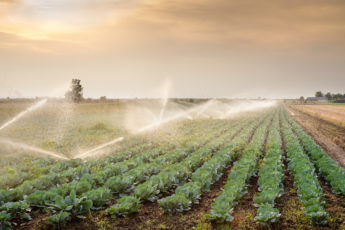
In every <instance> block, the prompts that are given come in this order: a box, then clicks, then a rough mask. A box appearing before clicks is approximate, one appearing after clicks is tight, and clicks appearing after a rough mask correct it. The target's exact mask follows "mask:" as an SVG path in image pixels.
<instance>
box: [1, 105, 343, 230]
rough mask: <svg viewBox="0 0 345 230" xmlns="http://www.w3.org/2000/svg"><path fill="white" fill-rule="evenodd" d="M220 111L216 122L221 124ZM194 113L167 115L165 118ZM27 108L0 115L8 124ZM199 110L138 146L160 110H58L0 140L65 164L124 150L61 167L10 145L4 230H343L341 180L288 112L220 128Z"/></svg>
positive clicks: (174, 108)
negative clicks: (32, 148)
mask: <svg viewBox="0 0 345 230" xmlns="http://www.w3.org/2000/svg"><path fill="white" fill-rule="evenodd" d="M219 104H220V103H218V104H217V106H218V107H217V109H218V111H217V112H215V111H213V113H212V114H213V115H214V114H218V113H220V112H219V111H220V109H221V107H220V106H219ZM198 105H200V104H194V103H185V102H183V103H182V102H180V103H176V102H175V103H171V104H168V106H167V108H166V111H165V112H164V113H165V117H174V116H176V114H181V113H182V112H184V111H188V110H190V109H192V108H195V106H198ZM28 106H29V104H28V103H3V104H0V111H1V120H2V121H3V122H5V121H6V120H8V119H9V118H10V117H11V116H13V115H15V114H17V113H18V112H19V111H21V110H23V109H25V108H27V107H28ZM227 106H228V107H227V108H231V106H232V108H233V109H234V108H235V104H234V103H232V104H229V105H227ZM242 107H243V106H242ZM253 108H254V107H253ZM212 109H213V110H215V108H212ZM242 109H243V108H242ZM201 110H202V109H201ZM201 110H198V111H196V112H193V113H191V115H190V117H178V118H177V119H174V120H171V121H169V122H165V123H161V125H160V126H157V127H154V128H153V129H148V130H146V131H145V132H140V133H137V134H133V132H134V133H135V130H136V129H135V128H137V129H139V130H140V128H141V127H145V125H148V124H150V122H151V123H152V122H155V121H156V120H157V119H158V117H159V114H160V112H161V103H160V101H158V100H156V101H144V102H143V101H141V102H139V101H130V102H113V103H93V104H91V103H89V104H87V103H82V104H77V105H71V104H61V103H60V104H57V102H55V103H52V102H51V103H48V104H47V105H45V106H44V107H42V108H40V109H38V110H36V111H33V112H32V113H30V114H29V115H28V116H25V117H23V118H22V119H20V120H18V122H16V123H14V124H13V125H11V126H9V127H8V128H6V129H4V130H2V132H1V135H0V138H6V139H10V140H14V141H16V142H20V143H25V144H28V145H29V144H30V145H32V146H37V147H40V148H42V149H45V150H51V151H54V152H56V153H61V154H65V155H66V156H68V157H70V158H73V156H75V155H76V154H78V153H80V152H83V151H87V149H88V148H94V147H96V146H98V145H100V144H103V143H105V142H108V141H111V140H114V139H116V138H118V137H121V136H122V137H124V140H123V141H121V142H119V143H116V144H114V145H109V146H107V148H106V153H107V155H106V156H104V155H103V154H104V152H103V149H102V151H101V152H99V151H95V152H94V153H93V154H91V155H90V158H87V159H86V161H85V160H84V161H82V160H80V159H71V160H57V159H53V158H49V157H47V156H45V155H43V154H41V155H40V154H33V151H31V152H30V151H27V150H25V149H18V148H16V147H15V146H12V147H8V146H6V144H3V145H2V146H1V150H0V151H1V154H2V155H1V162H0V221H1V222H0V223H1V225H0V226H1V227H2V228H3V229H10V228H13V229H16V228H18V229H50V228H52V227H53V228H61V229H80V228H82V229H124V228H127V229H193V228H197V229H216V228H218V229H231V228H234V229H311V228H315V229H342V228H344V226H345V225H344V223H345V220H344V215H345V212H343V210H344V207H345V199H344V195H345V169H344V168H342V167H340V166H338V164H337V162H335V161H334V160H333V159H332V158H330V157H329V156H328V154H327V153H326V152H324V151H323V150H322V148H321V147H319V146H318V145H317V143H316V142H315V141H314V140H313V138H312V137H310V136H309V135H308V134H307V133H306V132H305V131H304V130H303V129H302V128H301V127H300V126H299V125H298V124H297V123H296V122H295V121H294V120H293V119H292V117H291V116H290V115H289V113H288V112H287V111H286V109H285V107H284V105H282V104H278V105H273V106H269V107H268V106H267V107H266V108H261V109H259V108H256V109H249V110H247V111H246V112H243V111H242V112H236V115H234V116H230V117H224V118H223V119H220V118H219V117H215V116H211V115H210V114H211V113H210V112H207V111H206V109H205V111H204V112H205V113H208V115H207V116H201V114H200V111H201ZM233 111H235V109H234V110H233ZM182 114H183V113H182ZM15 153H18V154H20V156H21V157H18V156H19V155H17V154H15ZM99 153H100V155H98V154H99Z"/></svg>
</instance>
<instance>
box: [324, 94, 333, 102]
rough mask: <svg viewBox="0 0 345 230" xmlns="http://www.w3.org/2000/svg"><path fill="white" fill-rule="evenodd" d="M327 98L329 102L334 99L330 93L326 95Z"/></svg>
mask: <svg viewBox="0 0 345 230" xmlns="http://www.w3.org/2000/svg"><path fill="white" fill-rule="evenodd" d="M325 97H327V99H328V100H329V101H331V100H332V98H333V96H332V94H331V93H330V92H328V93H326V94H325Z"/></svg>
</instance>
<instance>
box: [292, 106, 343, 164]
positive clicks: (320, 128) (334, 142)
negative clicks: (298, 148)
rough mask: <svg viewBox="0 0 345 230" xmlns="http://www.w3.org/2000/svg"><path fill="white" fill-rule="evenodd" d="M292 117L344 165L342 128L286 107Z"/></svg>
mask: <svg viewBox="0 0 345 230" xmlns="http://www.w3.org/2000/svg"><path fill="white" fill-rule="evenodd" d="M287 110H288V111H289V113H290V115H291V116H292V118H293V119H294V120H295V121H296V122H297V123H298V124H299V125H301V126H302V127H303V129H304V130H305V131H306V132H307V133H308V134H309V135H311V136H312V137H313V138H314V139H315V140H316V142H317V143H318V144H319V145H320V146H321V147H322V148H323V149H324V150H325V151H326V152H327V153H328V154H329V155H330V156H331V157H332V158H333V159H334V160H336V161H338V162H339V165H341V166H342V167H345V139H344V138H345V130H344V128H341V127H338V126H336V125H333V124H331V123H329V122H326V121H323V120H321V119H319V118H316V117H313V116H310V115H308V114H306V113H303V112H300V111H298V110H296V109H293V108H291V107H287Z"/></svg>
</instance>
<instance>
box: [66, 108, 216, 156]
mask: <svg viewBox="0 0 345 230" xmlns="http://www.w3.org/2000/svg"><path fill="white" fill-rule="evenodd" d="M209 103H210V101H208V102H206V103H205V104H203V105H201V106H197V107H194V108H191V109H189V110H187V111H183V112H181V113H178V114H176V115H175V116H172V117H169V118H166V119H163V120H160V121H158V122H154V123H152V124H150V125H147V126H145V127H143V128H141V129H139V130H137V131H136V132H134V133H133V134H140V133H143V132H146V131H149V130H152V129H154V128H157V127H159V126H160V125H162V124H165V123H168V122H170V121H173V120H177V119H180V118H183V117H186V118H187V119H192V117H191V114H192V113H195V112H198V111H199V110H201V109H204V107H205V106H206V105H207V106H208V104H209ZM125 138H127V137H118V138H116V139H114V140H112V141H109V142H107V143H105V144H102V145H100V146H97V147H95V148H93V149H91V150H88V151H86V152H83V153H81V154H78V155H76V156H74V157H73V158H74V159H76V158H81V159H84V158H86V157H88V156H89V155H90V154H92V153H96V154H95V155H97V154H99V153H97V151H99V150H101V149H103V148H105V147H107V146H110V145H113V144H116V143H119V142H121V141H123V140H124V139H125Z"/></svg>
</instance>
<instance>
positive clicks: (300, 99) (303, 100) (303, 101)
mask: <svg viewBox="0 0 345 230" xmlns="http://www.w3.org/2000/svg"><path fill="white" fill-rule="evenodd" d="M299 102H300V103H301V104H304V103H305V99H304V97H303V96H301V97H300V98H299Z"/></svg>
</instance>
